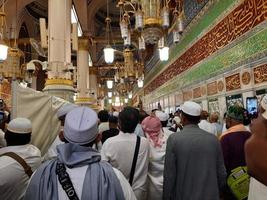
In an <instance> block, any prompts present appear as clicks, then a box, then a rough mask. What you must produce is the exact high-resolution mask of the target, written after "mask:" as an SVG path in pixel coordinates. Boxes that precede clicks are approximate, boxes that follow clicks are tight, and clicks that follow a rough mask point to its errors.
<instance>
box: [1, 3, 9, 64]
mask: <svg viewBox="0 0 267 200" xmlns="http://www.w3.org/2000/svg"><path fill="white" fill-rule="evenodd" d="M4 4H5V2H4V1H3V4H2V10H1V12H0V61H4V60H6V59H7V53H8V46H7V45H6V43H5V41H4V29H5V27H6V13H5V10H4V7H5V5H4Z"/></svg>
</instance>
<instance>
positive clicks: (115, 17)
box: [26, 0, 209, 79]
mask: <svg viewBox="0 0 267 200" xmlns="http://www.w3.org/2000/svg"><path fill="white" fill-rule="evenodd" d="M78 1H82V0H73V2H74V4H75V3H76V2H78ZM84 1H86V2H87V13H85V12H84V10H83V11H80V10H79V7H76V6H75V7H76V8H77V14H78V17H79V18H80V17H81V18H86V22H87V24H82V27H83V28H86V29H87V32H88V33H89V34H88V35H89V36H90V37H91V38H92V41H94V42H95V45H96V48H95V49H94V51H91V52H90V53H91V54H93V55H92V56H91V57H92V59H93V63H94V66H97V67H98V69H99V75H100V76H101V77H103V79H105V78H107V77H110V76H113V75H114V73H115V71H114V69H112V67H110V68H111V69H110V70H107V65H106V64H105V62H104V59H103V53H102V52H103V51H102V50H103V48H104V47H105V45H106V42H105V18H106V16H107V3H106V2H107V1H108V2H109V13H110V17H111V20H112V22H111V27H112V44H113V46H114V48H115V49H117V50H119V51H123V48H124V47H123V40H122V39H121V37H120V32H119V31H120V30H119V17H120V16H119V8H118V7H117V6H116V4H117V2H118V1H117V0H84ZM208 1H209V0H184V13H185V18H186V20H185V26H187V25H188V24H190V22H191V21H192V20H193V19H194V17H195V16H196V15H197V14H198V13H199V12H200V11H201V9H202V8H203V7H204V6H205V5H206V4H207V2H208ZM79 3H80V2H79ZM169 5H170V7H173V6H174V5H175V0H170V3H169ZM26 9H27V11H28V13H29V14H30V15H31V16H33V17H34V18H36V19H39V18H40V17H45V18H47V15H48V14H47V13H48V0H35V1H33V2H31V3H30V4H28V5H27V6H26ZM133 22H134V21H132V23H133ZM132 41H133V43H137V37H136V38H135V37H134V36H133V38H132ZM168 43H169V44H171V43H172V37H170V36H169V38H168ZM133 48H135V46H133ZM155 50H156V48H155V46H153V45H148V46H146V51H145V52H143V53H142V54H140V53H135V54H134V57H135V59H140V58H139V57H140V56H141V57H142V59H143V60H144V62H145V63H146V69H145V71H146V72H148V71H149V70H150V69H151V68H152V67H153V66H154V65H155V63H156V62H157V61H158V56H153V54H154V52H155ZM122 61H123V56H122V54H120V53H118V54H117V55H116V60H115V62H122Z"/></svg>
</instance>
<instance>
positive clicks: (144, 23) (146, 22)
mask: <svg viewBox="0 0 267 200" xmlns="http://www.w3.org/2000/svg"><path fill="white" fill-rule="evenodd" d="M169 3H170V0H142V1H137V0H134V1H133V0H132V1H128V0H127V1H125V0H119V1H118V4H117V6H118V7H119V8H120V29H121V35H122V38H123V39H124V40H125V38H127V37H128V36H127V34H126V33H128V34H129V33H131V32H134V31H131V30H128V31H127V30H126V28H127V29H128V28H130V26H128V25H129V24H131V23H130V18H131V16H130V15H129V14H131V13H134V16H135V29H136V30H137V31H138V32H140V33H141V36H142V38H143V40H144V43H146V44H156V43H157V42H158V41H159V40H160V38H162V37H164V36H166V35H167V34H168V33H169V32H171V31H172V30H175V31H178V33H179V34H182V32H183V30H184V22H183V19H184V17H183V15H184V11H183V0H175V3H176V5H175V7H174V11H173V12H172V13H173V24H171V23H170V8H169ZM138 42H139V49H144V48H145V45H144V44H143V43H142V42H143V41H141V40H140V38H139V41H138Z"/></svg>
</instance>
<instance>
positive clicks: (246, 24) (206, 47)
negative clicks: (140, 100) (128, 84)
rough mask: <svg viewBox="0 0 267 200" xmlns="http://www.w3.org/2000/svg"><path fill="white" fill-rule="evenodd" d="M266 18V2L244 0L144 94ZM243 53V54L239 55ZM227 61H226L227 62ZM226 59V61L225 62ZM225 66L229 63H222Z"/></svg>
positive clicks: (158, 77) (157, 78) (171, 65)
mask: <svg viewBox="0 0 267 200" xmlns="http://www.w3.org/2000/svg"><path fill="white" fill-rule="evenodd" d="M266 19H267V9H266V0H245V1H244V2H243V3H241V4H240V5H239V6H238V7H237V8H236V9H234V10H233V11H232V12H231V13H230V14H229V15H228V16H227V17H225V18H224V19H223V20H222V21H221V22H219V23H218V24H217V25H216V26H215V27H214V28H213V29H212V30H211V31H209V32H208V33H207V34H206V35H204V36H203V37H202V38H201V39H200V40H199V41H197V42H196V43H195V44H194V45H193V46H192V47H191V48H190V49H188V51H186V52H185V53H184V54H182V55H181V56H180V57H179V58H178V59H177V60H176V61H175V62H173V63H172V64H170V65H169V66H168V68H167V69H166V70H164V71H163V72H162V73H161V74H159V75H158V76H157V77H156V78H155V79H154V80H153V81H152V82H151V83H150V84H149V85H148V86H147V87H146V90H145V91H146V94H147V93H150V92H152V91H153V90H155V89H157V88H158V87H159V86H161V85H163V84H164V83H165V82H167V81H168V80H170V79H172V78H174V77H175V76H177V75H179V74H180V73H182V72H184V71H185V70H187V69H189V68H191V67H192V66H193V65H195V64H196V63H198V62H200V61H201V60H203V59H205V58H207V57H208V56H210V55H211V54H213V53H214V52H216V51H217V50H219V49H222V48H223V47H225V46H226V45H227V44H229V43H231V42H232V41H234V40H235V39H237V38H238V37H239V36H241V35H243V34H244V33H246V32H247V31H249V30H250V29H252V28H253V27H255V26H256V25H258V24H260V23H261V22H263V21H264V20H266ZM240 53H242V52H240ZM228 60H229V59H228ZM228 60H227V61H228ZM225 64H226V65H228V63H225Z"/></svg>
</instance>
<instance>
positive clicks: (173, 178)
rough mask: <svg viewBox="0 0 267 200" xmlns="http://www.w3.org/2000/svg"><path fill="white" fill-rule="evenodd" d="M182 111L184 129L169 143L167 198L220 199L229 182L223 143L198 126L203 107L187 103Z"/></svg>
mask: <svg viewBox="0 0 267 200" xmlns="http://www.w3.org/2000/svg"><path fill="white" fill-rule="evenodd" d="M181 110H182V115H181V122H182V124H183V126H184V128H183V130H182V131H181V132H180V134H172V135H171V136H170V137H169V139H168V141H167V150H166V158H165V167H164V183H163V199H164V200H167V199H168V200H169V199H176V200H189V199H190V200H200V199H205V200H219V199H220V190H221V189H223V187H224V186H225V181H226V170H225V167H224V162H223V156H222V151H221V147H220V143H219V141H218V139H217V138H216V137H215V136H214V135H212V134H210V133H208V132H206V131H204V130H202V129H200V128H199V127H198V123H199V119H200V112H201V107H200V105H198V104H197V103H194V102H191V101H187V102H185V103H184V104H183V105H182V106H181Z"/></svg>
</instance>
